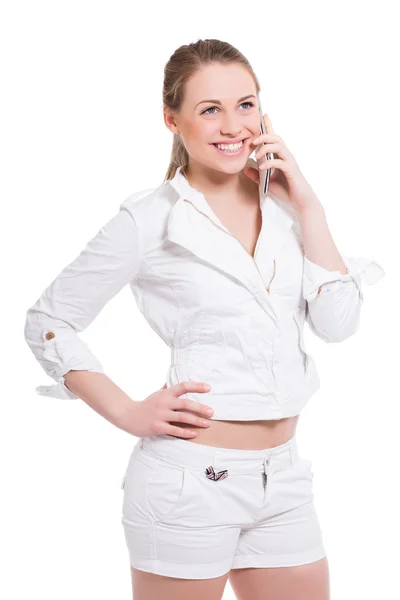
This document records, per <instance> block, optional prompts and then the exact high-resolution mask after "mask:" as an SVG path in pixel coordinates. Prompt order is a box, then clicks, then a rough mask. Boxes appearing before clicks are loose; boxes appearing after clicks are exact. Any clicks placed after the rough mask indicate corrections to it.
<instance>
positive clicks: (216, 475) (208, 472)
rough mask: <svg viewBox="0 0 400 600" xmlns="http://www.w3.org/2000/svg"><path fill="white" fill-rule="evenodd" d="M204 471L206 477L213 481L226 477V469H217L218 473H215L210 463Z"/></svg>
mask: <svg viewBox="0 0 400 600" xmlns="http://www.w3.org/2000/svg"><path fill="white" fill-rule="evenodd" d="M205 473H206V475H207V477H208V479H212V480H213V481H219V480H220V479H224V478H225V477H228V469H225V470H224V471H218V473H216V472H215V471H214V468H213V467H212V465H210V466H209V467H207V469H206V470H205Z"/></svg>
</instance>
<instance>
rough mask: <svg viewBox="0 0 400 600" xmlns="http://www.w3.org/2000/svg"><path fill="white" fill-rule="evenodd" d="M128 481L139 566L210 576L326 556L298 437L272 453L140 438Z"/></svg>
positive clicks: (130, 541) (129, 521)
mask: <svg viewBox="0 0 400 600" xmlns="http://www.w3.org/2000/svg"><path fill="white" fill-rule="evenodd" d="M121 487H122V488H123V490H124V498H123V508H122V525H123V530H124V535H125V540H126V544H127V546H128V551H129V558H130V564H131V566H133V567H135V568H136V569H141V570H142V571H147V572H150V573H156V574H158V575H167V576H169V577H180V578H184V579H206V578H212V577H220V576H221V575H223V574H225V573H227V572H228V571H229V570H230V569H241V568H244V567H288V566H293V565H301V564H305V563H311V562H313V561H316V560H319V559H321V558H323V557H324V556H325V555H326V553H325V549H324V546H323V541H322V535H321V529H320V525H319V521H318V517H317V514H316V511H315V507H314V495H313V491H312V487H313V472H312V469H311V461H309V460H307V459H304V458H301V457H300V456H299V454H298V452H297V444H296V436H294V437H293V438H292V439H290V440H289V441H287V442H286V443H284V444H282V445H280V446H275V447H273V448H267V449H264V450H241V449H231V448H217V447H214V446H205V445H203V444H197V443H192V442H190V441H188V440H185V439H182V438H175V437H173V436H170V435H161V436H160V435H158V436H150V437H144V438H139V440H138V442H137V444H136V445H135V447H134V449H133V451H132V454H131V456H130V459H129V463H128V466H127V469H126V473H125V476H124V479H123V483H122V486H121Z"/></svg>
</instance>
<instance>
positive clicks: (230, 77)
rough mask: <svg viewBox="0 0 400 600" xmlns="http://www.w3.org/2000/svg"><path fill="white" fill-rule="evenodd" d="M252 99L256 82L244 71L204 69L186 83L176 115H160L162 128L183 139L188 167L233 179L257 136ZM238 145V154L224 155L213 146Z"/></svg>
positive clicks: (235, 67) (257, 118)
mask: <svg viewBox="0 0 400 600" xmlns="http://www.w3.org/2000/svg"><path fill="white" fill-rule="evenodd" d="M256 95H257V91H256V88H255V84H254V81H253V79H252V77H251V75H250V74H249V73H248V72H247V71H246V69H245V68H244V67H242V66H240V65H237V64H233V65H221V64H214V65H207V66H206V67H202V68H201V69H199V70H198V71H197V72H196V73H195V74H194V75H193V76H192V77H191V78H190V80H189V81H188V82H187V83H186V87H185V98H184V101H183V105H182V109H181V111H180V113H179V114H170V113H169V111H167V112H166V111H164V114H165V117H164V119H165V123H166V125H167V126H168V128H169V129H170V130H171V131H173V132H174V133H177V134H178V135H180V136H181V138H182V142H183V144H184V146H185V148H186V150H187V152H188V154H189V156H190V162H191V163H193V162H195V163H201V165H202V166H208V167H210V168H212V169H216V170H218V171H223V172H225V173H237V172H239V171H241V170H242V169H243V167H244V166H245V164H246V161H247V159H248V157H249V156H250V154H251V153H252V152H253V150H254V147H251V140H252V139H254V137H256V136H257V135H259V134H260V114H259V108H258V102H257V97H256ZM247 96H248V97H247ZM244 97H246V98H245V99H244ZM204 100H207V101H206V102H204ZM210 100H211V101H210ZM242 139H244V142H243V146H242V148H241V149H240V150H239V152H233V153H231V154H228V153H227V152H220V151H219V150H217V148H216V147H215V146H214V144H215V143H216V142H218V143H224V142H225V143H230V142H232V141H235V140H242Z"/></svg>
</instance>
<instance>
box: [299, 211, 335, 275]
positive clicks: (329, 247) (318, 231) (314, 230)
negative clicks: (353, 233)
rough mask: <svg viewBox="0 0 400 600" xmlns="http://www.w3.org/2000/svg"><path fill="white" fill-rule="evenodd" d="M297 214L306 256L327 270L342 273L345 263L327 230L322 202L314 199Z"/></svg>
mask: <svg viewBox="0 0 400 600" xmlns="http://www.w3.org/2000/svg"><path fill="white" fill-rule="evenodd" d="M297 214H298V221H299V225H300V227H301V232H302V242H303V249H304V255H305V256H306V258H308V259H309V260H310V261H312V262H313V263H315V264H317V265H319V266H320V267H323V268H324V269H327V270H328V271H340V272H341V273H342V274H343V275H344V274H345V273H346V265H345V264H344V262H343V259H342V257H341V256H340V253H339V251H338V249H337V247H336V245H335V242H334V241H333V238H332V235H331V232H330V231H329V227H328V223H327V221H326V217H325V210H324V208H323V206H322V204H321V203H320V202H319V201H318V200H317V199H316V200H315V201H314V202H313V203H312V204H310V206H309V207H308V208H305V209H303V210H301V211H299V212H298V213H297Z"/></svg>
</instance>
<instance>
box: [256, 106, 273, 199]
mask: <svg viewBox="0 0 400 600" xmlns="http://www.w3.org/2000/svg"><path fill="white" fill-rule="evenodd" d="M258 107H259V111H260V132H261V133H263V134H265V133H267V131H266V129H265V123H264V119H263V114H264V113H263V110H262V108H261V100H260V96H258ZM263 144H266V142H263ZM265 158H268V159H273V158H274V155H273V154H272V152H267V154H266V155H265ZM257 160H259V161H260V162H261V161H262V160H264V156H263V157H261V159H257ZM258 173H259V178H260V184H259V188H260V192H261V193H262V194H266V193H267V192H268V185H269V179H270V175H271V169H262V170H261V171H258Z"/></svg>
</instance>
